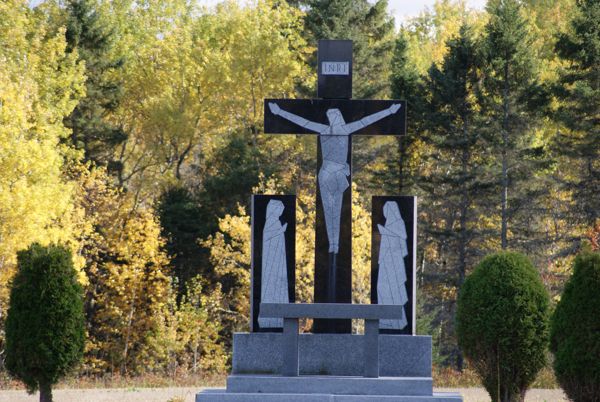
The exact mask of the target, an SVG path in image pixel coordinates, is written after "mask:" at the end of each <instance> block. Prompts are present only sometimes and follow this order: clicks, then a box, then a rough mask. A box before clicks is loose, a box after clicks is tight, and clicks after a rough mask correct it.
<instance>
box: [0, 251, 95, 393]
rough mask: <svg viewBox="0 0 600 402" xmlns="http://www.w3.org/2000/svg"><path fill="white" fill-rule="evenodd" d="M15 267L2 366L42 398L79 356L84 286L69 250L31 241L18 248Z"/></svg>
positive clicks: (82, 344) (81, 337) (83, 326)
mask: <svg viewBox="0 0 600 402" xmlns="http://www.w3.org/2000/svg"><path fill="white" fill-rule="evenodd" d="M17 260H18V271H17V273H16V275H15V277H14V279H13V283H12V288H11V291H10V302H9V309H8V316H7V318H6V361H5V364H6V368H7V370H8V372H9V373H10V374H11V375H12V376H14V377H16V378H17V379H19V380H21V381H22V382H23V383H24V384H25V385H26V386H27V390H28V391H29V392H31V393H33V392H35V391H36V390H37V389H39V390H40V401H42V402H48V401H50V402H51V401H52V385H53V384H55V383H56V382H57V381H58V380H59V379H60V378H61V377H62V376H64V375H65V374H66V373H67V372H68V371H69V370H70V369H71V368H72V367H73V366H74V365H75V364H76V363H78V362H79V361H80V360H81V358H82V356H83V346H84V340H85V332H84V331H85V321H84V316H83V295H82V289H81V286H80V285H79V283H78V282H77V277H76V275H77V274H76V271H75V269H74V268H73V262H72V258H71V253H70V252H69V251H68V250H67V249H65V248H64V247H61V246H48V247H42V246H40V245H39V244H33V245H31V246H30V247H29V249H27V250H24V251H20V252H19V253H18V254H17Z"/></svg>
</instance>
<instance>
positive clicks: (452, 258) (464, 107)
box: [420, 25, 486, 369]
mask: <svg viewBox="0 0 600 402" xmlns="http://www.w3.org/2000/svg"><path fill="white" fill-rule="evenodd" d="M447 45H448V53H447V54H446V56H445V57H444V61H443V63H442V66H441V68H440V67H437V66H436V65H435V64H434V65H432V67H431V69H430V71H429V76H428V79H427V91H428V93H430V94H431V99H430V101H429V110H430V113H429V114H428V116H427V118H426V121H427V123H426V125H427V134H425V135H424V136H423V139H424V141H425V142H426V143H427V145H429V147H428V149H430V151H429V152H428V153H429V155H428V156H429V158H430V159H432V160H433V161H435V163H434V164H433V165H432V167H431V169H429V170H428V172H427V173H425V174H424V175H423V176H422V177H421V180H420V185H421V188H423V189H424V190H425V192H426V193H427V194H429V198H430V200H429V203H430V205H431V206H435V207H434V208H430V210H431V211H430V212H429V213H428V216H427V221H428V223H427V229H425V230H426V232H427V233H428V235H429V236H430V238H431V239H432V240H433V241H434V242H435V243H436V244H437V245H438V248H439V250H440V251H441V253H442V255H443V258H444V261H445V264H444V266H443V267H442V268H441V269H440V270H438V272H437V274H438V275H439V274H440V273H443V276H444V277H443V279H442V282H443V283H444V284H446V285H450V286H452V287H454V288H455V289H456V290H460V288H461V287H462V284H463V282H464V280H465V276H466V273H467V269H468V268H469V267H470V266H471V265H472V261H473V258H474V257H475V256H476V255H477V254H478V252H480V251H478V250H479V249H480V246H481V243H478V242H477V239H479V238H480V236H481V231H480V230H479V229H480V228H479V227H478V222H479V211H480V207H481V204H482V198H483V197H484V195H485V194H486V184H485V183H483V182H482V181H481V179H480V173H481V171H482V168H483V164H484V163H485V159H484V158H481V157H480V156H478V155H481V154H484V153H485V148H484V144H483V141H482V139H481V136H480V127H481V121H480V119H479V118H478V114H477V107H478V104H477V95H478V91H479V88H478V84H479V78H480V74H479V70H478V64H479V60H478V57H477V47H476V42H475V40H474V38H473V33H472V29H471V27H470V26H468V25H463V26H461V28H460V31H459V35H458V37H456V38H453V39H451V40H450V41H448V42H447ZM455 309H456V304H455V300H449V306H448V308H447V309H446V310H445V311H446V312H447V314H448V316H447V317H445V319H444V320H443V321H444V322H445V323H447V324H448V328H444V333H445V335H446V336H448V337H450V343H449V344H448V345H447V346H448V350H447V353H448V354H449V355H450V356H452V357H453V358H454V362H455V364H456V366H457V367H458V368H459V369H462V355H461V354H460V352H459V350H458V348H457V346H456V340H455V338H454V329H453V328H452V326H453V322H454V320H453V316H454V313H455ZM442 352H444V351H442Z"/></svg>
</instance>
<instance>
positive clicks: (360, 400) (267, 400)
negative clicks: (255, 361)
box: [196, 388, 462, 402]
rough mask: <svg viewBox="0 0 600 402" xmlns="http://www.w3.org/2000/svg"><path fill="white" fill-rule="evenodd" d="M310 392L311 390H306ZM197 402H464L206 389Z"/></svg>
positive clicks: (436, 396)
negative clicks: (234, 391)
mask: <svg viewBox="0 0 600 402" xmlns="http://www.w3.org/2000/svg"><path fill="white" fill-rule="evenodd" d="M305 392H310V390H305ZM196 402H462V397H461V396H460V394H457V393H450V392H447V393H432V395H404V396H402V395H346V394H344V395H338V394H313V393H304V394H276V393H243V392H240V393H237V392H236V393H233V392H227V391H226V390H225V389H215V388H213V389H206V390H204V391H202V392H200V393H199V394H197V395H196Z"/></svg>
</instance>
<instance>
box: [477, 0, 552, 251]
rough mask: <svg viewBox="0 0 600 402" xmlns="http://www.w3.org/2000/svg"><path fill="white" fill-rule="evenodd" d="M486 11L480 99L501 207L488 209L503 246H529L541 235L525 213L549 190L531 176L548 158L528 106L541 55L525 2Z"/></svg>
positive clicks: (509, 1) (512, 0) (502, 2)
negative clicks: (486, 119) (495, 219)
mask: <svg viewBox="0 0 600 402" xmlns="http://www.w3.org/2000/svg"><path fill="white" fill-rule="evenodd" d="M487 11H488V13H489V17H490V18H489V20H488V22H487V24H486V25H485V36H484V38H483V43H482V49H481V52H482V55H483V73H484V77H483V84H484V88H485V93H484V94H483V96H481V97H480V102H481V104H482V110H483V111H484V112H485V114H487V116H489V118H490V123H491V124H489V126H488V127H487V128H486V131H485V132H484V134H486V139H487V142H488V147H489V149H490V150H491V152H490V154H491V155H493V157H494V165H493V166H492V167H491V169H492V171H493V173H492V175H491V177H489V180H490V183H493V184H494V185H495V186H496V194H497V195H496V198H497V200H498V201H499V207H500V208H498V207H497V205H498V203H493V204H492V205H493V207H492V208H491V210H490V212H489V213H490V215H491V214H498V215H499V220H500V233H499V238H500V243H501V247H502V249H507V248H509V247H511V246H514V244H515V243H521V244H523V245H524V246H525V247H526V246H527V242H528V241H530V240H531V239H533V238H537V236H536V235H535V234H534V233H533V232H535V230H537V228H538V227H539V226H538V225H537V222H534V221H532V220H531V219H528V217H526V216H525V217H524V216H520V214H522V213H524V214H528V212H527V211H528V209H529V208H531V207H534V206H535V207H538V208H540V209H541V208H542V207H540V206H539V201H540V197H541V195H542V194H543V193H544V192H545V191H546V190H547V189H546V188H545V187H544V186H543V185H542V184H543V181H541V180H539V181H536V184H537V185H534V184H532V183H531V181H530V178H531V177H532V175H536V174H538V173H539V172H540V171H541V170H542V169H543V168H546V167H547V165H548V163H547V162H548V159H549V158H548V155H547V150H546V149H545V148H544V146H543V145H542V144H540V143H539V142H538V141H537V139H536V135H535V132H534V130H535V129H537V128H538V127H539V124H540V121H539V115H538V114H536V113H533V112H532V111H531V109H530V108H529V107H528V102H529V101H531V100H532V99H535V97H532V96H531V93H532V92H534V91H535V89H536V87H537V86H538V65H537V61H538V54H537V51H536V49H535V48H534V47H533V42H534V40H535V36H534V34H533V33H532V30H531V26H530V23H529V21H528V20H527V18H526V15H525V12H526V10H525V9H524V7H523V4H522V2H521V1H519V0H491V1H490V2H489V3H488V4H487ZM525 206H527V207H525ZM498 210H499V211H498ZM532 248H533V249H535V248H536V247H532Z"/></svg>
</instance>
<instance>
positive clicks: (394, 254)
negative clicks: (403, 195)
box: [377, 201, 408, 329]
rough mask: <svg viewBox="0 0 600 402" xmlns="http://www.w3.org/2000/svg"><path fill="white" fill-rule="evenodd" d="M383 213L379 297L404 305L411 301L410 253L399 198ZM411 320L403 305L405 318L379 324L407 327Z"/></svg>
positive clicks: (385, 301)
mask: <svg viewBox="0 0 600 402" xmlns="http://www.w3.org/2000/svg"><path fill="white" fill-rule="evenodd" d="M383 216H385V219H386V221H385V226H382V225H377V226H378V228H379V233H380V234H381V243H380V248H379V261H378V263H379V276H378V278H377V301H378V303H379V304H394V305H400V306H404V305H405V304H406V303H407V302H408V294H407V292H406V266H405V263H404V258H405V257H406V256H407V255H408V248H407V245H406V238H407V235H406V226H405V224H404V220H403V219H402V215H400V209H399V208H398V204H397V203H396V202H395V201H388V202H386V203H385V205H384V206H383ZM407 324H408V321H407V319H406V311H405V309H404V307H402V319H400V320H380V321H379V328H381V329H404V327H406V325H407Z"/></svg>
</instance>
